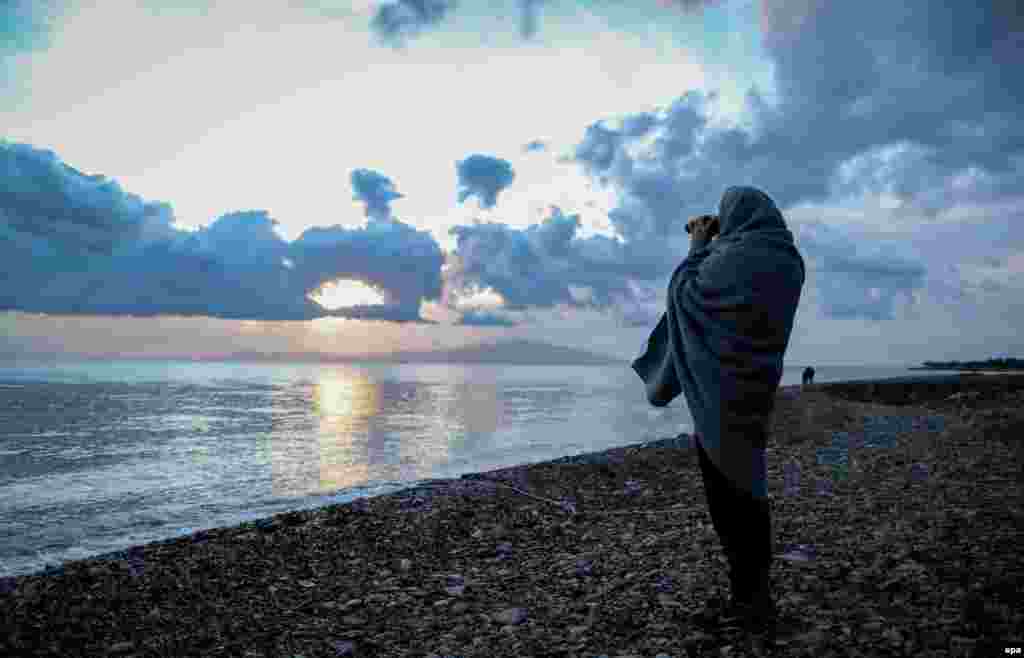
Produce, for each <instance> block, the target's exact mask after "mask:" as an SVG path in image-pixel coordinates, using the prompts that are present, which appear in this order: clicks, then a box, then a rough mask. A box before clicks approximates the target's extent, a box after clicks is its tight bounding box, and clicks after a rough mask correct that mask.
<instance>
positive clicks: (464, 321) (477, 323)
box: [456, 310, 516, 327]
mask: <svg viewBox="0 0 1024 658" xmlns="http://www.w3.org/2000/svg"><path fill="white" fill-rule="evenodd" d="M456 324H457V325H462V326H467V327H469V326H473V327H514V326H516V322H515V321H514V320H510V319H509V318H506V317H504V316H501V315H498V314H496V313H491V312H489V311H475V310H473V311H466V312H464V313H463V314H462V318H461V319H459V321H458V322H457V323H456Z"/></svg>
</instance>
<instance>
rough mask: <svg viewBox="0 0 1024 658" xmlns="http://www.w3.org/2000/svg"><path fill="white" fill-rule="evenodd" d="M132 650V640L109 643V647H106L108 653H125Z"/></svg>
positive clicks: (133, 647)
mask: <svg viewBox="0 0 1024 658" xmlns="http://www.w3.org/2000/svg"><path fill="white" fill-rule="evenodd" d="M134 650H135V644H134V643H132V642H118V643H116V644H111V645H110V646H109V647H107V652H108V653H125V652H127V651H134Z"/></svg>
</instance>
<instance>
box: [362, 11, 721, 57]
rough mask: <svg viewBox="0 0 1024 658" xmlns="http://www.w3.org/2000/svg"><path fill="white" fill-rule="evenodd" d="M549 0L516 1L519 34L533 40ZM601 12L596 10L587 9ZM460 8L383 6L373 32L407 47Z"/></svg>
mask: <svg viewBox="0 0 1024 658" xmlns="http://www.w3.org/2000/svg"><path fill="white" fill-rule="evenodd" d="M547 1H548V0H517V4H518V6H519V34H520V36H521V37H522V38H523V39H531V38H532V37H534V36H535V35H536V34H537V31H538V30H539V29H540V25H539V19H540V15H539V14H540V8H541V6H543V5H544V4H546V3H547ZM659 2H660V4H661V5H662V6H663V7H664V8H665V9H678V10H681V11H684V12H686V13H696V12H699V11H700V10H702V9H703V8H704V7H706V6H710V5H715V4H718V0H659ZM579 4H581V5H588V6H591V5H600V4H602V2H593V1H592V0H591V1H588V2H580V3H579ZM607 4H609V5H611V3H607ZM588 8H590V9H595V8H596V9H599V8H597V7H588ZM458 9H459V4H458V3H457V2H455V1H454V0H447V1H446V0H398V1H397V2H394V3H393V4H382V5H381V6H380V7H379V8H378V9H377V13H376V14H375V15H374V17H373V19H372V20H371V22H370V29H371V30H372V31H373V32H374V34H376V35H377V37H378V38H379V39H380V40H381V42H382V43H384V44H385V45H389V46H391V47H396V48H402V47H405V45H406V43H407V42H408V40H409V39H410V38H412V37H415V36H418V35H420V34H422V33H423V32H425V31H427V30H430V29H433V28H436V27H438V26H439V25H440V24H441V23H442V22H444V21H445V19H447V18H449V17H450V16H452V15H453V14H454V13H456V12H457V10H458Z"/></svg>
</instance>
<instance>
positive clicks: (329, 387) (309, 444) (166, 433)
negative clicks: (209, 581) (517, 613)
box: [0, 361, 913, 576]
mask: <svg viewBox="0 0 1024 658" xmlns="http://www.w3.org/2000/svg"><path fill="white" fill-rule="evenodd" d="M816 371H817V372H816V376H815V381H816V382H823V381H836V380H848V379H872V378H879V377H892V376H901V375H908V374H913V373H909V372H908V371H906V370H905V369H903V368H899V367H895V368H893V367H889V368H886V367H882V368H871V367H866V368H849V367H845V368H843V367H839V368H829V367H827V366H817V367H816ZM801 372H802V367H793V368H787V369H786V371H785V373H784V376H783V379H782V382H781V384H782V385H784V386H786V385H791V384H799V383H800V376H801ZM0 428H2V429H0V501H2V502H0V527H2V528H3V529H4V532H2V533H0V576H6V575H17V574H23V573H31V572H34V571H38V570H41V569H43V568H44V567H45V566H46V565H47V564H59V563H60V562H62V561H64V560H71V559H80V558H84V557H88V556H90V555H96V554H99V553H107V552H110V551H115V550H120V549H123V548H127V547H129V546H132V545H137V544H142V543H147V542H151V541H156V540H160V539H167V538H172V537H175V536H180V535H183V534H191V533H193V532H196V531H198V530H202V529H208V528H213V527H218V526H225V525H235V524H238V523H241V522H243V521H248V520H253V519H257V518H261V517H266V516H269V515H272V514H276V513H279V512H284V511H288V510H295V509H308V508H312V507H317V506H320V505H325V504H330V503H335V502H344V501H348V500H352V499H355V498H359V497H364V496H371V495H377V494H383V493H388V492H392V491H396V490H398V489H402V488H406V487H408V486H412V485H414V484H416V483H417V482H421V481H424V480H429V479H435V478H454V477H458V476H460V475H461V474H463V473H469V472H479V471H483V470H489V469H494V468H501V467H505V466H512V465H515V464H522V463H528V462H536V461H544V460H548V459H554V458H556V457H561V456H565V455H576V454H581V453H587V452H594V451H600V450H605V449H607V448H612V447H618V446H623V445H628V444H634V443H642V442H646V441H651V440H657V439H663V438H667V437H672V436H676V435H678V434H680V433H681V432H686V433H692V431H693V425H692V417H691V416H690V414H689V411H688V410H687V408H686V403H685V399H684V396H679V397H677V398H676V400H674V401H673V402H672V403H671V404H669V405H668V406H666V407H663V408H656V407H652V406H651V405H650V404H648V403H647V401H646V399H645V397H644V387H643V384H642V382H641V381H640V379H639V378H638V377H637V375H636V374H635V373H634V372H633V371H632V370H631V369H630V368H629V364H622V365H612V366H526V365H490V364H487V365H483V364H481V365H477V364H473V365H465V364H401V365H399V364H382V363H363V364H345V365H333V364H332V365H318V364H255V363H249V364H246V363H192V362H187V361H184V362H178V361H166V362H147V361H135V362H107V363H98V362H79V363H58V364H50V365H11V366H7V367H3V368H0Z"/></svg>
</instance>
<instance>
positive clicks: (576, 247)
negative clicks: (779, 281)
mask: <svg viewBox="0 0 1024 658" xmlns="http://www.w3.org/2000/svg"><path fill="white" fill-rule="evenodd" d="M591 4H593V3H591ZM661 4H662V6H663V7H664V8H665V9H670V8H671V9H679V10H682V11H686V12H697V11H700V10H701V9H702V8H703V7H705V6H709V5H712V4H715V3H714V2H700V1H694V0H680V1H673V0H663V1H662V3H661ZM1017 4H1018V3H1016V2H1014V1H1013V0H998V1H996V2H992V3H957V4H956V5H955V6H951V8H949V9H945V8H944V9H942V10H940V9H938V8H936V6H935V4H934V3H933V2H931V1H930V0H910V1H908V2H902V3H899V4H898V5H893V4H892V3H884V2H881V0H878V2H876V4H875V5H874V6H872V5H871V3H870V2H869V3H868V5H864V4H863V3H859V4H849V3H845V4H844V3H822V2H813V1H811V0H762V2H761V3H760V6H761V17H762V23H761V27H762V32H763V34H762V37H763V45H764V49H765V52H766V54H767V56H768V57H769V59H770V60H771V64H772V68H773V72H774V76H775V92H776V94H775V98H774V100H772V101H769V100H767V99H766V98H765V97H764V96H763V95H762V93H761V91H760V90H758V89H757V88H751V89H750V90H749V91H748V92H747V95H746V102H747V110H748V113H749V115H750V118H751V122H750V124H749V126H748V127H733V126H727V125H721V124H712V123H711V122H710V121H709V116H708V112H707V106H708V105H709V104H710V103H711V102H713V101H716V100H717V98H718V94H717V92H716V91H714V90H709V91H708V92H706V93H705V92H701V91H696V90H693V91H689V92H686V93H684V94H682V95H681V96H680V97H679V98H678V99H676V101H674V102H673V103H671V104H670V105H669V106H668V107H666V108H664V109H662V110H660V111H658V112H641V113H636V114H631V115H626V116H622V117H615V118H614V120H612V119H608V120H600V121H596V122H594V123H593V124H591V125H590V126H588V127H586V128H585V131H584V133H583V136H582V139H581V141H580V142H579V143H578V144H577V145H576V148H575V150H574V153H573V154H572V156H571V157H570V158H569V159H568V160H569V161H571V162H574V163H576V164H577V165H579V166H580V167H581V168H582V169H583V171H584V173H586V174H587V175H589V176H590V177H592V178H593V179H594V180H595V181H596V182H597V183H599V184H600V185H603V186H605V187H607V188H609V190H610V191H612V192H614V193H615V195H616V198H617V204H616V206H615V207H614V208H612V209H611V210H610V211H609V213H608V216H609V220H610V221H611V224H612V228H613V230H614V232H615V234H616V235H617V236H618V237H619V238H620V239H621V242H614V241H607V242H600V241H594V242H588V241H581V240H579V239H578V238H576V237H570V238H569V239H568V240H566V239H565V237H564V235H565V234H566V233H570V234H571V233H572V231H566V226H565V224H564V220H563V219H562V218H561V217H560V216H556V217H552V218H551V219H549V221H548V222H547V223H545V224H543V225H540V226H532V227H530V228H529V229H527V230H523V231H519V230H513V229H510V228H508V227H507V226H504V225H492V226H490V227H487V226H464V227H457V228H456V229H453V232H455V233H456V234H457V235H458V237H459V240H460V241H461V242H460V247H459V253H460V255H461V256H462V257H463V258H462V261H463V263H462V268H461V269H459V271H458V272H457V273H456V272H453V273H452V276H453V277H454V276H455V275H456V274H457V275H458V276H459V277H461V279H460V281H461V283H462V284H463V285H465V286H473V285H486V286H491V287H493V288H494V289H495V290H497V291H499V292H500V293H501V294H502V296H503V297H504V298H505V299H506V301H507V303H508V304H509V307H510V308H527V307H529V306H533V305H536V306H550V305H552V304H562V303H566V304H574V303H577V302H576V301H575V300H574V299H573V297H572V295H571V294H570V293H569V285H570V284H572V285H579V286H586V285H587V284H586V282H587V281H588V280H593V282H594V284H595V285H594V296H593V299H592V301H591V302H590V303H593V304H595V305H598V306H601V305H604V304H606V303H608V302H609V300H612V299H622V300H624V301H622V305H623V306H622V307H623V308H626V307H631V308H632V307H635V309H636V310H635V311H627V312H625V315H624V318H625V319H626V320H627V322H631V320H630V319H629V318H642V317H644V314H645V313H647V310H645V309H648V308H649V307H647V306H644V304H643V303H642V301H641V300H638V299H636V297H635V294H636V292H635V290H633V289H630V288H629V286H628V285H625V284H624V283H623V282H622V281H620V282H619V283H618V284H616V283H614V282H609V281H607V278H606V277H605V276H603V275H602V273H603V272H604V271H605V270H603V269H601V268H609V267H611V266H610V265H609V263H614V268H615V269H616V270H617V271H619V272H621V273H622V274H621V275H622V276H623V277H633V281H634V282H650V281H660V280H662V279H664V278H665V277H667V275H668V274H669V273H670V272H671V269H672V268H673V267H674V265H675V264H676V263H678V260H679V257H680V254H681V253H685V250H686V248H687V245H688V241H687V240H686V238H685V237H684V233H683V232H682V231H683V223H684V221H685V219H686V217H688V216H690V215H693V214H699V213H705V212H708V211H709V210H714V209H716V208H717V205H718V202H719V199H720V196H721V194H722V191H723V190H724V189H725V188H726V187H727V186H729V185H752V186H755V187H758V188H760V189H763V190H765V191H766V192H768V193H769V195H771V196H772V198H773V199H774V200H775V201H776V203H777V205H779V207H780V208H782V209H784V210H785V211H787V217H788V216H789V214H788V212H789V211H790V210H796V209H800V208H819V209H821V212H822V213H827V212H828V209H829V207H830V206H834V205H835V204H840V203H845V202H847V201H849V200H854V199H858V198H860V199H863V198H864V197H872V196H873V197H876V198H880V197H885V198H889V199H892V200H894V202H895V203H896V204H898V209H897V210H896V211H895V212H894V213H893V214H892V216H893V217H900V216H902V217H921V218H923V219H924V220H925V222H927V221H934V220H937V218H938V217H940V216H942V215H948V214H949V213H951V212H953V211H954V210H955V209H957V208H963V207H978V206H981V205H982V204H999V203H1006V202H1008V201H1010V200H1012V199H1016V202H1017V204H1018V205H1017V207H1018V208H1019V202H1020V196H1021V195H1020V191H1021V190H1022V189H1024V166H1022V165H1024V122H1021V121H1020V120H1019V113H1020V109H1019V108H1020V107H1024V85H1021V84H1019V83H1016V82H1015V81H1010V78H1008V77H1007V72H1008V71H1013V70H1016V69H1018V68H1019V67H1020V64H1021V63H1022V62H1021V56H1020V53H1021V52H1024V47H1022V46H1024V18H1022V17H1024V14H1021V13H1020V12H1019V11H1018V8H1017ZM521 8H522V9H523V10H524V11H533V10H534V9H536V7H534V6H533V5H532V3H529V2H523V3H521ZM441 18H443V16H439V19H438V20H437V21H435V22H433V23H431V25H436V24H439V22H440V19H441ZM529 21H534V22H533V23H530V25H531V27H530V28H529V30H528V31H531V32H532V31H535V30H536V23H535V21H536V16H533V17H531V18H530V19H529ZM529 21H526V20H524V25H526V24H527V23H529ZM963 26H971V28H970V31H971V34H972V38H971V39H968V40H964V39H963V37H962V30H963ZM540 146H541V144H540V143H539V142H531V143H530V144H528V145H527V147H526V148H525V149H524V150H526V151H527V152H529V151H532V150H537V149H539V148H540ZM562 161H563V162H564V161H565V160H562ZM481 169H482V171H483V172H487V171H488V168H487V167H481ZM463 178H464V176H463V174H462V172H461V171H460V182H462V180H461V179H463ZM480 178H481V182H480V183H477V184H473V185H469V186H468V188H469V189H468V191H466V192H464V193H463V195H462V197H461V198H462V199H464V198H465V197H466V196H469V195H472V194H476V195H477V196H480V197H481V200H482V201H483V205H484V206H485V207H490V206H493V205H494V203H495V200H496V196H497V192H498V191H500V189H501V188H502V185H501V183H500V182H499V181H498V179H496V177H495V176H494V175H493V173H491V174H489V175H485V174H483V173H482V174H481V176H480ZM505 184H507V183H505ZM488 195H490V196H488ZM922 230H924V231H927V230H929V229H928V228H923V229H922ZM552 231H553V234H552V235H553V236H554V237H553V238H552V239H553V243H552V245H557V244H561V245H562V246H563V247H564V249H563V254H562V255H561V256H559V255H555V254H553V253H549V252H548V251H547V249H549V248H551V246H552V245H541V244H540V243H539V241H538V236H540V235H541V234H547V233H545V232H552ZM559 231H562V233H559ZM795 233H797V239H798V246H799V247H800V248H801V250H802V251H803V252H804V253H805V256H806V257H807V258H808V259H809V260H810V261H812V262H813V263H814V264H815V267H813V268H812V269H811V271H810V272H809V274H810V275H812V276H814V277H815V280H814V281H812V284H814V285H815V286H817V287H818V288H819V289H820V292H821V300H822V309H823V313H824V314H825V315H826V317H834V318H861V319H865V320H869V321H872V322H874V321H879V320H883V319H893V318H895V317H897V314H898V312H899V311H900V309H899V304H898V300H900V299H904V298H907V299H913V298H914V297H915V295H916V294H917V291H919V289H920V288H921V286H924V285H926V283H925V282H926V281H928V277H927V269H928V268H927V267H926V265H925V263H924V260H923V259H922V258H921V256H920V255H919V254H917V253H913V252H909V251H906V250H904V249H902V248H901V247H900V246H899V245H897V244H891V243H888V242H884V243H883V242H879V241H878V239H877V238H878V235H877V234H870V233H865V234H864V235H863V239H862V240H861V241H854V240H852V239H851V238H849V237H848V235H846V234H845V233H847V231H845V230H840V229H831V228H829V227H828V226H827V225H825V224H823V223H821V222H815V221H807V222H805V225H802V226H801V227H800V230H798V231H795ZM528 236H530V237H528ZM559 240H561V242H559ZM605 240H607V238H605ZM865 243H866V244H865ZM867 245H870V246H867ZM588 253H594V254H600V255H601V258H602V259H603V260H601V259H598V260H596V261H595V260H592V259H589V258H587V257H585V256H584V254H588ZM559 263H560V264H559ZM596 263H599V264H600V265H597V264H596ZM595 267H596V268H598V269H596V270H595V269H593V268H595ZM560 268H561V269H560ZM989 287H990V288H993V287H994V286H993V285H989ZM630 305H632V306H630Z"/></svg>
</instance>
